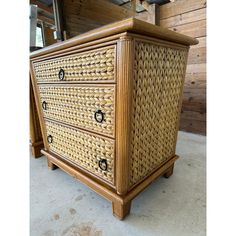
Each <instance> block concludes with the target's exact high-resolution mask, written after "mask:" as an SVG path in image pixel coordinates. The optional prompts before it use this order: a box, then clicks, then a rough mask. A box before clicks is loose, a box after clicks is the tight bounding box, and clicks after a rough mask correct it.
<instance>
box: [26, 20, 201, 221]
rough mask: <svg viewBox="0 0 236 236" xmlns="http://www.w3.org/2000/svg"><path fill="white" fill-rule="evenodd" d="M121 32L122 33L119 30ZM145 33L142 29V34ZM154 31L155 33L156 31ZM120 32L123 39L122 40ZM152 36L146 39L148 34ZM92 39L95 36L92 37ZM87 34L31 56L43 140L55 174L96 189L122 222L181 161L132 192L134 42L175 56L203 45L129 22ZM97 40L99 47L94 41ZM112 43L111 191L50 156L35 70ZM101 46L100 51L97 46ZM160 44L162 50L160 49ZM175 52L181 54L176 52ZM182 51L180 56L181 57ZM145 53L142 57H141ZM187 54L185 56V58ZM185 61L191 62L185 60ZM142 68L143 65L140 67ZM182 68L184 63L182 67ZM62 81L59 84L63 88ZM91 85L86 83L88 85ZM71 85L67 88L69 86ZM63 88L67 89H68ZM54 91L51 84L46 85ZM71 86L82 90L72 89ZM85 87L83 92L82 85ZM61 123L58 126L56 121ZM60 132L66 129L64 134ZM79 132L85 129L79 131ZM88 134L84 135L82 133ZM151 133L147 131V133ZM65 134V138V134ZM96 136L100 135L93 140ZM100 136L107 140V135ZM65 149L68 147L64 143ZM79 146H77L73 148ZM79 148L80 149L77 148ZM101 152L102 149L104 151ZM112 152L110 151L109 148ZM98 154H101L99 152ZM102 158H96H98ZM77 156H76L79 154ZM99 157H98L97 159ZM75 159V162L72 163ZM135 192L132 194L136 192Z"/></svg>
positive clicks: (170, 159)
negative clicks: (150, 187) (57, 171)
mask: <svg viewBox="0 0 236 236" xmlns="http://www.w3.org/2000/svg"><path fill="white" fill-rule="evenodd" d="M116 26H117V27H118V29H117V28H116ZM139 27H140V28H139ZM153 27H154V28H153ZM117 32H118V34H116V33H117ZM138 32H140V33H143V35H141V36H140V37H139V36H138ZM144 32H146V34H145V33H144ZM90 33H91V34H90ZM90 33H87V34H86V35H82V36H81V37H80V36H78V37H77V38H74V39H73V40H68V43H66V42H65V43H61V44H59V45H57V46H53V47H49V48H48V49H44V50H41V51H37V52H36V53H32V54H31V63H30V65H31V78H32V84H33V89H34V94H36V95H37V97H36V98H37V99H36V105H37V109H38V113H39V116H40V125H41V129H42V132H43V140H44V143H45V149H44V150H42V153H43V154H44V155H45V156H46V157H47V159H48V166H49V168H51V169H53V168H55V166H57V167H59V168H61V169H62V170H64V171H65V172H67V173H69V174H70V175H72V176H73V177H75V178H76V179H79V180H80V181H81V182H83V183H85V184H86V185H88V186H89V187H91V188H92V189H93V190H94V191H96V192H97V193H99V194H101V195H102V196H104V197H105V198H107V199H108V200H110V201H111V202H112V206H113V214H114V215H115V216H117V217H118V218H119V219H123V218H124V217H125V216H126V215H127V214H129V211H130V206H131V200H132V199H133V198H134V197H135V196H137V195H138V194H139V193H140V192H141V191H142V190H143V189H144V188H146V187H147V186H148V185H149V184H151V183H152V182H153V181H154V180H155V179H156V178H158V177H160V176H163V175H166V176H170V174H172V171H173V168H172V167H173V164H174V162H175V161H176V159H177V158H178V157H177V156H176V155H175V156H173V157H171V155H172V154H171V155H170V156H168V157H165V158H166V159H165V161H162V162H161V163H160V164H159V165H158V166H157V168H156V169H154V170H153V171H152V172H151V173H148V174H147V175H146V176H144V178H143V179H141V180H140V181H139V182H138V183H137V185H135V186H134V185H133V186H130V185H129V179H130V176H129V175H130V174H129V170H130V169H131V163H130V146H129V144H130V128H131V122H130V111H131V107H132V102H131V94H133V92H132V89H134V86H133V81H134V74H133V73H134V71H135V67H134V65H133V64H134V62H135V60H134V52H135V50H134V38H135V37H137V39H139V40H140V41H143V42H144V43H145V44H146V45H149V43H150V44H151V45H153V47H156V48H158V45H159V46H160V48H162V47H164V49H165V50H166V49H168V48H170V50H174V49H175V48H176V49H179V50H182V51H185V52H184V53H185V54H186V48H187V47H188V44H191V43H192V44H195V43H196V42H197V41H196V40H192V39H191V38H188V37H187V38H186V37H184V36H181V35H178V34H177V36H178V37H177V40H176V38H175V36H176V34H175V33H170V31H168V30H167V31H166V30H164V29H161V28H159V27H156V26H154V25H151V26H150V25H149V24H148V25H146V23H145V24H144V23H141V22H140V21H138V20H135V19H128V20H127V21H123V22H121V23H116V24H113V25H110V26H106V27H103V29H102V30H101V31H92V32H90ZM104 35H105V36H107V37H106V38H105V39H104V38H101V37H103V36H104ZM151 35H155V37H151ZM93 40H94V41H93ZM109 40H113V41H112V43H113V44H114V43H115V44H116V50H117V54H116V58H117V66H116V82H115V83H113V85H114V86H116V105H115V111H116V124H115V127H116V135H115V153H116V156H115V182H114V184H115V186H113V187H112V186H109V184H107V183H106V181H102V180H101V179H100V178H99V177H98V176H96V174H95V173H90V172H89V171H87V172H86V171H84V170H83V169H82V167H81V166H79V165H78V166H77V167H76V164H75V163H72V162H73V161H72V160H71V163H70V162H69V161H67V160H66V155H70V153H69V154H66V152H64V154H65V155H64V154H63V153H62V154H60V155H61V156H59V155H57V154H56V153H53V152H52V151H50V150H49V145H48V141H47V130H46V126H45V119H44V118H43V113H42V108H41V103H40V99H39V97H40V96H39V92H40V91H39V88H38V84H37V81H36V77H35V70H34V66H33V62H36V61H43V60H47V59H49V58H55V57H59V56H67V55H69V54H72V53H74V52H75V51H80V50H82V51H86V50H87V51H90V50H91V49H94V48H95V47H96V48H100V47H103V46H104V45H108V44H109ZM164 41H166V42H164ZM97 42H99V44H97V45H96V43H97ZM155 42H156V44H155ZM176 49H175V50H176ZM179 50H176V53H178V52H177V51H179ZM140 52H141V51H140ZM185 54H184V55H185ZM184 58H185V57H184ZM136 62H137V61H136ZM181 63H184V61H183V62H181ZM59 83H60V81H58V84H59ZM83 83H84V85H86V84H87V83H86V82H83ZM91 83H92V81H90V83H88V84H89V86H92V84H91ZM93 83H94V85H93V86H110V85H111V84H109V85H106V84H104V85H103V84H101V83H97V82H96V81H95V82H93ZM64 85H65V83H64ZM64 85H63V86H64ZM44 86H48V84H47V85H46V84H45V85H44ZM70 86H77V85H75V84H74V85H73V84H70ZM79 86H83V84H82V83H80V84H79ZM51 122H54V123H56V122H55V121H51ZM57 123H58V124H60V125H61V130H59V131H58V132H63V129H64V128H63V127H66V126H67V127H68V128H71V129H72V128H73V127H72V126H71V125H69V124H66V123H63V122H61V121H57ZM58 129H60V127H59V128H58ZM78 130H79V129H78ZM80 130H81V132H82V129H80ZM83 132H87V133H90V134H91V135H92V132H91V131H89V130H86V129H84V127H83ZM144 132H145V131H144ZM64 134H65V133H64ZM93 135H94V134H93ZM100 136H103V138H104V139H105V136H104V135H103V134H102V133H101V134H100ZM62 143H63V142H62ZM73 145H74V144H73ZM101 145H103V144H101ZM74 146H75V147H76V145H74ZM99 146H100V145H99ZM105 148H106V145H105ZM94 150H97V149H96V147H94ZM95 154H96V153H95ZM73 155H74V154H73ZM93 156H94V155H93ZM72 159H73V158H72ZM131 187H132V188H131Z"/></svg>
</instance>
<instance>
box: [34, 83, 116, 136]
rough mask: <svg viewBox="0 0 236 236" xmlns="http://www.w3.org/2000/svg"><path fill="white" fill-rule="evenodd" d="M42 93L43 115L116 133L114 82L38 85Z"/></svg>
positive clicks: (92, 129) (104, 131)
mask: <svg viewBox="0 0 236 236" xmlns="http://www.w3.org/2000/svg"><path fill="white" fill-rule="evenodd" d="M39 93H40V98H41V103H42V107H43V112H44V117H46V118H50V119H53V120H57V121H61V122H64V123H67V124H70V125H73V126H77V127H79V128H83V129H87V130H90V131H94V132H99V133H102V134H104V135H108V136H110V137H114V120H115V111H114V109H115V108H114V103H115V102H114V99H115V85H102V86H92V85H90V86H82V85H73V86H69V85H39ZM99 110H100V111H101V113H102V114H103V120H102V121H101V122H99V121H100V120H99V121H97V120H96V117H95V113H96V112H97V111H99ZM96 114H97V113H96Z"/></svg>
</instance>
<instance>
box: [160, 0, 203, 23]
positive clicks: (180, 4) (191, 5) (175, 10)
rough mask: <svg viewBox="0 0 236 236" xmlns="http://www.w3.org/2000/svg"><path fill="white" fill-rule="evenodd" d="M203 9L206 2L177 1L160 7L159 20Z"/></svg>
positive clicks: (194, 0)
mask: <svg viewBox="0 0 236 236" xmlns="http://www.w3.org/2000/svg"><path fill="white" fill-rule="evenodd" d="M205 7H206V0H178V1H175V2H173V3H168V4H164V5H163V6H161V11H160V19H161V20H162V19H165V18H169V17H171V16H176V15H179V14H182V13H184V12H190V11H194V10H197V9H201V8H205Z"/></svg>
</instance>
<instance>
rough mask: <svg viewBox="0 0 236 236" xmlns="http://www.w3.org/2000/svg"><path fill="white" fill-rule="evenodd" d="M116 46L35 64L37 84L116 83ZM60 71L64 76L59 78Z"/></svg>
mask: <svg viewBox="0 0 236 236" xmlns="http://www.w3.org/2000/svg"><path fill="white" fill-rule="evenodd" d="M114 68H115V46H109V47H105V48H101V49H96V50H91V51H86V52H81V53H76V54H72V55H70V56H63V57H59V58H56V59H51V60H46V61H43V62H35V63H34V70H35V77H36V80H37V82H42V83H44V82H57V83H58V82H60V81H114V80H115V76H114V71H115V69H114ZM60 70H63V73H64V76H62V77H59V72H60Z"/></svg>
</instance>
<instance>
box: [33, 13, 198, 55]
mask: <svg viewBox="0 0 236 236" xmlns="http://www.w3.org/2000/svg"><path fill="white" fill-rule="evenodd" d="M123 32H131V33H136V34H141V35H146V36H151V37H154V38H157V39H162V40H167V41H170V42H175V43H180V44H183V45H194V44H198V40H197V39H194V38H191V37H189V36H186V35H183V34H179V33H176V32H174V31H171V30H168V29H165V28H163V27H160V26H157V25H153V24H150V23H147V22H145V21H141V20H138V19H136V18H133V17H132V18H128V19H126V20H122V21H118V22H115V23H112V24H108V25H105V26H102V27H99V28H97V29H94V30H90V31H88V32H86V33H83V34H80V35H78V36H76V37H73V38H71V39H68V40H66V41H64V42H59V43H56V44H53V45H51V46H48V47H45V48H43V49H40V50H37V51H35V52H32V53H31V54H30V57H31V58H33V57H37V56H41V55H43V54H46V53H50V52H55V51H57V50H60V49H65V48H69V47H72V46H75V45H78V44H83V43H87V42H90V41H93V40H96V39H101V38H104V37H108V36H112V35H115V34H119V33H123Z"/></svg>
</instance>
